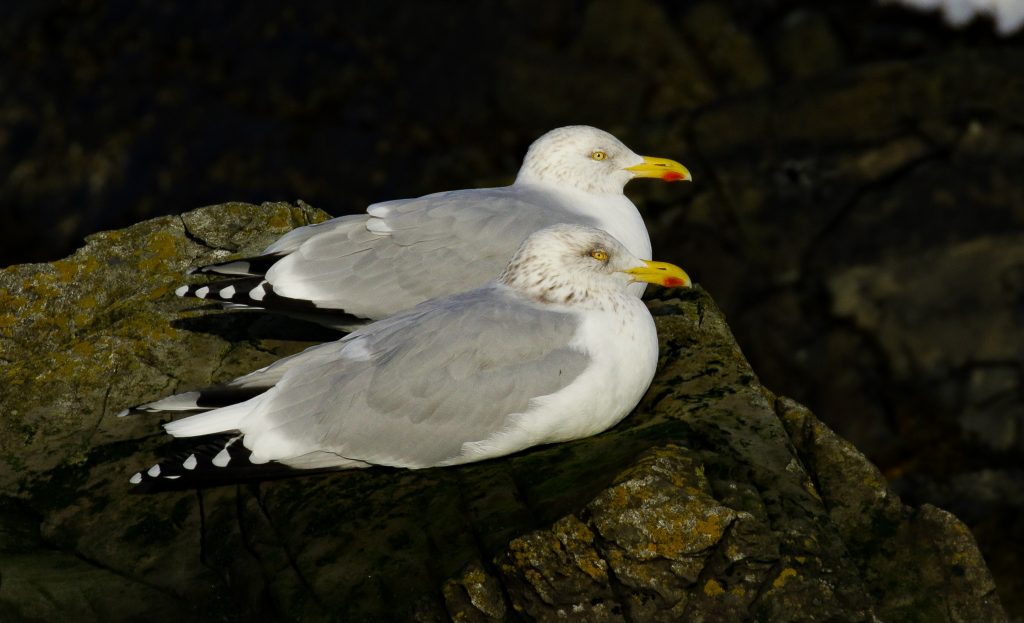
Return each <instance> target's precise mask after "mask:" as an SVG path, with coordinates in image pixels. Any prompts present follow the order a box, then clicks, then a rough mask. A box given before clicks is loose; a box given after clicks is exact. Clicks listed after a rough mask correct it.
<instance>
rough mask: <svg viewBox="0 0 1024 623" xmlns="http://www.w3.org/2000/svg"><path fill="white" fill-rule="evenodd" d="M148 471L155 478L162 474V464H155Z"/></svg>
mask: <svg viewBox="0 0 1024 623" xmlns="http://www.w3.org/2000/svg"><path fill="white" fill-rule="evenodd" d="M146 473H147V474H149V475H150V476H152V477H153V478H156V477H157V476H159V475H160V465H154V466H153V467H150V468H149V471H147V472H146Z"/></svg>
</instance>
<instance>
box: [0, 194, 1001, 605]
mask: <svg viewBox="0 0 1024 623" xmlns="http://www.w3.org/2000/svg"><path fill="white" fill-rule="evenodd" d="M324 217H325V216H324V215H323V213H320V212H317V211H315V210H312V209H311V208H308V207H307V206H301V205H300V206H298V207H296V206H289V205H286V204H267V205H263V206H247V205H243V204H227V205H224V206H214V207H210V208H204V209H202V210H198V211H195V212H192V213H189V214H186V215H184V216H183V217H181V218H177V217H167V218H162V219H155V220H153V221H148V222H145V223H141V224H139V225H136V226H134V227H131V228H129V229H126V230H121V231H116V232H107V233H103V234H98V235H96V236H94V237H92V238H90V240H89V242H88V244H87V245H86V246H85V247H84V248H83V249H82V250H80V251H79V252H78V253H76V254H75V255H74V256H72V257H70V258H68V259H67V260H62V261H59V262H55V263H53V264H40V265H25V266H15V267H12V268H9V269H6V270H5V271H3V272H2V273H0V297H3V300H4V301H5V302H7V303H8V305H7V306H5V307H3V308H2V309H0V314H2V315H0V349H2V350H0V357H2V359H3V361H4V362H5V363H4V365H3V367H2V368H0V403H2V404H0V427H2V429H3V432H4V434H3V436H2V437H0V578H2V579H3V581H2V582H0V616H2V618H3V620H4V621H37V620H55V619H60V618H69V617H73V618H74V619H75V620H81V621H118V620H156V621H163V620H194V621H225V620H228V621H230V620H254V619H260V620H338V621H390V620H396V621H407V620H416V621H443V620H454V621H525V620H542V621H545V620H552V621H554V620H566V621H625V622H629V621H637V622H639V621H677V620H687V621H722V620H759V621H790V620H806V621H824V620H829V621H864V620H873V619H874V618H878V619H881V620H886V621H897V622H899V621H968V620H978V621H982V620H984V621H1000V620H1005V616H1004V615H1003V613H1002V610H1001V608H1000V606H999V602H998V599H997V598H996V597H995V595H994V592H993V588H992V580H991V577H990V576H989V573H988V570H987V569H986V567H985V564H984V561H983V560H982V559H981V556H980V554H979V553H978V550H977V548H976V546H975V544H974V541H973V539H972V537H971V535H970V533H969V532H968V531H967V530H966V528H965V527H964V526H963V524H961V523H960V522H959V521H957V520H956V518H955V517H953V516H952V515H950V514H949V513H946V512H944V511H941V510H939V509H936V508H933V507H929V506H923V507H921V508H919V509H912V508H908V507H906V506H904V505H903V504H902V503H901V502H900V500H899V499H898V498H897V497H896V496H895V495H894V494H893V493H892V492H891V491H889V490H888V488H887V486H886V483H885V480H884V478H883V477H882V476H881V474H880V473H879V472H878V470H877V469H875V468H874V467H873V466H872V465H871V464H870V463H869V462H868V461H867V460H866V459H865V458H864V457H863V456H862V455H861V454H860V453H859V452H857V451H856V449H855V448H853V446H851V445H850V444H849V443H847V442H845V441H843V440H842V439H840V438H839V437H837V436H836V435H835V434H834V433H832V432H831V431H830V430H829V429H828V428H826V427H825V426H824V425H823V424H821V423H820V422H819V421H818V420H817V419H816V418H815V417H814V416H813V415H812V414H811V413H810V412H808V411H807V410H806V409H804V408H803V407H801V406H800V405H798V404H796V403H794V402H792V401H789V400H786V399H781V398H776V397H775V396H774V395H773V394H772V393H771V392H770V391H768V390H767V389H766V388H764V387H763V386H762V385H761V384H760V383H759V381H758V379H757V376H756V375H755V374H754V372H753V371H752V370H751V368H750V366H749V364H748V363H747V362H746V359H745V358H744V356H743V354H742V353H741V352H740V350H739V348H738V347H737V345H736V342H735V340H734V339H733V337H732V334H731V333H730V331H729V329H728V326H727V325H726V323H725V319H724V317H723V316H722V314H721V313H720V312H719V311H718V309H717V308H716V306H715V304H714V302H713V301H712V300H711V298H710V297H709V296H708V295H707V294H706V293H704V292H703V291H701V290H699V289H698V290H696V291H693V292H687V293H685V294H684V295H682V296H681V298H677V299H672V300H667V301H651V303H650V306H651V310H652V313H654V315H655V317H656V322H657V324H658V329H659V334H660V339H661V352H662V360H661V362H660V367H659V372H658V376H657V378H656V379H655V382H654V383H653V385H652V387H651V389H650V391H649V392H648V394H647V395H646V396H645V398H644V399H643V401H642V402H641V404H640V405H639V407H638V408H637V410H636V412H635V413H633V414H632V415H631V416H630V417H629V418H627V419H626V420H625V421H624V422H622V423H621V424H620V425H619V426H617V427H616V428H614V429H613V430H611V431H608V432H606V433H603V434H601V435H597V436H595V437H592V438H588V439H583V440H579V441H576V442H572V443H566V444H558V445H554V446H547V447H542V448H537V449H533V450H531V451H529V452H524V453H520V454H518V455H515V456H511V457H505V458H502V459H499V460H494V461H488V462H484V463H478V464H471V465H466V466H460V467H453V468H445V469H431V470H422V471H403V470H393V469H369V470H364V471H354V472H342V473H336V474H320V475H309V476H302V477H296V478H289V479H283V480H277V481H267V482H262V483H254V484H246V485H238V486H230V487H220V488H215V489H208V490H203V491H199V492H179V493H167V494H160V495H152V496H128V495H127V489H128V487H127V478H128V477H129V475H130V474H131V473H133V472H134V471H135V470H137V469H138V468H139V467H142V466H146V465H149V464H151V463H152V461H153V459H154V455H155V454H157V453H160V452H162V451H164V450H165V449H166V445H167V443H168V440H167V438H166V437H165V436H164V435H162V434H161V431H160V428H159V422H158V421H156V420H153V419H147V418H145V417H138V418H126V419H119V418H116V417H114V414H115V413H117V411H119V410H120V409H121V408H123V407H124V406H127V405H129V404H134V403H138V402H142V401H145V400H150V399H153V398H156V397H159V396H161V395H164V394H167V393H169V392H173V391H175V390H181V389H186V388H188V387H194V386H199V385H204V384H207V383H210V382H216V381H222V380H224V379H227V378H231V377H234V376H236V375H238V374H240V373H242V372H246V371H248V370H251V369H253V368H256V367H258V366H260V365H264V364H266V363H267V362H268V361H271V360H273V359H275V358H276V357H279V356H281V355H284V354H286V353H290V352H294V351H296V350H297V349H299V348H302V347H304V346H307V345H308V344H310V343H312V342H314V341H317V340H325V339H332V336H333V334H332V333H330V332H326V331H324V330H322V329H319V328H316V327H313V326H312V325H306V324H304V323H299V322H294V321H290V320H287V319H282V318H275V317H270V316H265V315H263V314H255V313H250V314H244V313H242V314H240V313H230V312H223V311H220V310H217V309H214V308H211V307H210V306H207V305H205V304H203V303H201V302H196V301H186V300H182V299H178V298H176V297H174V295H173V289H174V287H175V286H177V285H178V284H179V282H180V280H181V278H182V277H181V275H182V273H183V271H184V270H185V269H186V268H187V267H188V266H191V265H196V264H200V263H204V262H209V261H212V260H216V259H221V258H223V257H226V256H227V255H228V254H229V253H233V252H236V251H237V252H252V251H256V250H258V249H259V248H260V247H261V246H262V245H264V244H266V243H267V242H268V241H269V240H270V239H272V238H274V237H275V236H277V235H279V234H280V233H281V232H283V231H284V230H286V229H288V228H290V227H292V226H296V225H300V224H305V223H307V222H313V221H316V220H319V219H322V218H324Z"/></svg>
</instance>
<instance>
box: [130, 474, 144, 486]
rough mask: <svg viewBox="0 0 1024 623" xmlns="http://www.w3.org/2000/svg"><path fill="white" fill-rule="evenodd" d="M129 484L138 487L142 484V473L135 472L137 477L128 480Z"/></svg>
mask: <svg viewBox="0 0 1024 623" xmlns="http://www.w3.org/2000/svg"><path fill="white" fill-rule="evenodd" d="M128 482H130V483H132V484H133V485H137V484H139V483H140V482H142V472H135V475H134V476H132V477H131V478H129V479H128Z"/></svg>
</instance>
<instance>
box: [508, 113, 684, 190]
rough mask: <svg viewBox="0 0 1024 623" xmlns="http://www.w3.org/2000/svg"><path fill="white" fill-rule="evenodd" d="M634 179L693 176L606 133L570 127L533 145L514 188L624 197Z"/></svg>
mask: <svg viewBox="0 0 1024 623" xmlns="http://www.w3.org/2000/svg"><path fill="white" fill-rule="evenodd" d="M635 177H656V178H661V179H663V180H665V181H677V180H689V179H690V172H689V171H687V170H686V167H684V166H683V165H681V164H679V163H678V162H676V161H674V160H668V159H666V158H653V157H649V156H639V155H637V154H635V153H633V150H631V149H630V148H629V147H626V146H625V145H623V144H622V141H620V140H619V139H617V138H615V137H614V136H612V135H611V134H609V133H607V132H605V131H604V130H598V129H597V128H592V127H590V126H588V125H570V126H566V127H564V128H556V129H554V130H551V131H550V132H548V133H547V134H545V135H544V136H542V137H540V138H538V139H537V140H536V141H534V142H533V144H532V145H530V149H529V150H527V152H526V157H525V158H524V159H523V166H522V167H520V168H519V174H518V175H517V176H516V182H515V183H516V184H548V185H555V186H558V187H560V188H573V189H576V190H581V191H583V192H588V193H594V194H609V193H610V194H621V193H622V188H623V187H624V186H625V185H626V182H628V181H629V180H631V179H633V178H635Z"/></svg>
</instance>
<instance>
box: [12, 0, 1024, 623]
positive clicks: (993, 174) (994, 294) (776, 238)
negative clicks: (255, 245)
mask: <svg viewBox="0 0 1024 623" xmlns="http://www.w3.org/2000/svg"><path fill="white" fill-rule="evenodd" d="M0 18H2V19H0V50H2V58H3V59H4V61H3V63H2V64H0V172H2V173H3V176H2V177H0V208H2V214H3V216H4V225H3V227H2V228H0V265H8V264H13V263H21V262H32V261H44V260H52V259H56V258H59V257H62V256H64V255H67V254H68V253H70V252H71V251H72V250H73V249H75V248H76V247H77V246H79V245H80V244H81V242H82V237H83V236H84V235H87V234H89V233H91V232H95V231H99V230H104V229H113V228H118V227H122V226H125V225H127V224H129V223H134V222H137V221H139V220H143V219H146V218H150V217H153V216H158V215H162V214H168V213H176V212H181V211H185V210H189V209H192V208H195V207H197V206H200V205H204V204H210V203H220V202H224V201H229V200H240V201H251V202H260V201H267V200H296V199H302V200H304V201H306V202H308V203H310V204H312V205H314V206H316V207H319V208H322V209H324V210H326V211H328V212H330V213H332V214H336V215H340V214H344V213H349V212H358V211H361V210H363V209H364V208H365V206H366V205H367V204H368V203H370V202H373V201H378V200H384V199H392V198H400V197H408V196H415V195H420V194H425V193H428V192H435V191H440V190H447V189H454V188H464V187H474V186H489V185H502V184H506V183H508V182H510V181H511V180H512V177H513V175H514V173H515V171H516V169H517V168H518V165H519V161H520V159H521V157H522V155H523V153H524V152H525V150H526V147H527V146H528V145H529V143H530V142H531V141H532V140H533V139H534V138H536V137H538V136H539V135H540V134H542V133H543V132H545V131H547V130H549V129H551V128H553V127H556V126H560V125H567V124H571V123H587V124H591V125H596V126H598V127H601V128H603V129H606V130H609V131H611V132H612V133H614V134H616V135H617V136H619V137H620V138H621V139H622V140H623V141H624V142H626V144H628V145H630V146H631V147H632V148H633V149H634V150H635V151H637V152H638V153H643V154H650V155H655V156H664V157H670V158H674V159H677V160H679V161H681V162H683V163H684V164H686V165H687V166H688V167H689V168H690V169H691V171H692V172H693V174H694V177H695V179H696V180H697V181H696V182H695V183H694V184H692V185H662V184H655V183H644V182H634V183H633V184H631V185H630V186H629V187H628V189H627V192H628V194H629V195H630V196H631V197H632V198H633V199H634V201H635V202H636V203H637V205H638V206H639V207H640V209H641V211H642V212H643V213H644V216H645V218H646V220H647V223H648V228H649V229H650V230H651V237H652V240H653V242H654V248H655V255H656V257H657V258H658V259H662V260H667V261H672V262H676V263H679V264H680V265H682V266H684V267H686V268H687V270H688V271H689V272H690V273H691V275H693V276H694V278H695V280H697V281H699V282H700V283H701V284H702V285H703V286H704V287H705V288H706V289H707V290H708V291H709V292H711V294H713V295H714V296H715V298H716V300H717V301H718V302H719V304H720V305H721V306H722V307H723V309H724V310H725V311H726V313H727V315H728V317H729V319H730V323H731V326H732V328H733V330H734V331H735V332H736V334H737V337H738V339H739V342H740V344H741V345H742V346H743V348H744V351H745V352H746V354H747V355H748V357H749V358H750V360H751V362H752V364H753V366H754V369H755V370H757V372H758V373H759V375H760V376H761V378H762V380H763V381H764V383H765V384H766V385H767V386H769V387H771V388H773V389H775V390H777V391H779V392H782V393H785V394H787V395H789V396H793V397H794V398H796V399H798V400H801V401H802V402H804V403H806V404H808V405H809V406H810V407H812V408H813V409H814V411H815V412H816V413H818V414H819V415H820V417H821V418H822V419H824V420H825V421H827V422H828V423H829V424H830V425H831V426H832V427H834V428H835V429H836V430H838V431H839V432H840V433H841V434H842V435H844V436H845V437H847V438H849V439H851V440H852V441H853V442H854V443H855V444H856V445H857V446H858V447H859V448H860V449H861V450H863V451H864V452H866V453H867V454H868V455H869V456H870V457H871V458H872V459H873V460H874V461H875V462H876V463H878V464H879V465H880V466H881V467H882V468H883V470H884V471H885V472H886V475H887V476H888V477H889V478H890V479H891V480H892V481H893V484H894V486H895V487H896V488H897V490H898V491H899V492H900V494H901V495H902V496H903V498H904V500H905V501H907V502H908V503H912V504H919V503H922V502H932V503H934V504H937V505H939V506H942V507H944V508H947V509H949V510H951V511H953V512H954V513H956V514H957V515H958V516H960V517H961V518H962V519H963V520H964V521H965V522H967V523H968V524H969V525H971V527H972V529H973V530H974V532H975V535H976V537H977V538H978V539H979V542H980V544H981V546H982V549H983V550H984V551H985V553H986V556H987V558H988V560H989V563H990V565H991V567H992V570H993V573H994V574H995V575H996V578H997V582H999V584H1000V592H1001V594H1002V600H1003V603H1004V604H1005V606H1006V608H1007V610H1008V611H1009V612H1010V613H1011V614H1015V615H1016V616H1018V617H1019V616H1021V615H1022V613H1024V604H1022V602H1021V597H1020V595H1022V594H1024V583H1022V580H1021V579H1020V577H1019V574H1018V573H1017V569H1019V567H1020V564H1019V552H1020V551H1021V547H1022V544H1024V519H1022V517H1024V513H1022V509H1024V488H1022V482H1024V475H1022V470H1021V468H1020V465H1021V458H1022V454H1024V432H1022V428H1024V363H1022V361H1024V335H1022V334H1024V330H1022V327H1024V322H1022V321H1024V181H1022V177H1021V166H1020V163H1021V162H1022V161H1024V73H1022V72H1021V69H1020V68H1021V67H1024V40H1022V36H1021V35H1019V34H1018V35H1016V36H1015V37H1012V38H1002V39H1001V38H998V37H996V36H995V35H994V34H993V30H992V28H991V24H989V23H987V22H984V21H980V22H976V23H974V24H973V25H971V26H970V27H969V28H967V29H964V30H958V31H952V30H949V29H948V28H947V27H946V26H945V25H944V24H943V23H942V22H941V21H940V20H939V19H938V18H937V17H936V16H929V15H923V14H916V13H910V12H907V11H905V10H903V9H900V8H896V7H879V6H875V5H873V4H871V3H868V2H866V1H846V2H836V3H828V5H827V6H822V3H818V2H812V1H810V0H807V1H782V0H779V1H769V2H757V3H751V2H740V1H739V0H735V1H726V0H723V1H719V2H685V3H675V2H663V3H659V2H630V3H621V2H612V1H607V2H560V3H541V2H530V3H513V2H505V1H491V2H479V3H456V2H451V3H439V2H420V3H415V4H408V5H394V4H385V3H373V4H370V3H366V4H356V3H347V4H344V5H334V4H328V3H322V4H321V3H302V4H301V6H300V7H285V6H280V5H278V4H275V3H245V4H238V3H232V4H220V3H202V4H200V5H184V4H182V5H180V6H179V5H174V4H171V3H160V2H105V3H99V2H88V1H78V2H46V1H42V2H22V3H17V2H14V3H5V4H4V6H3V7H2V8H0Z"/></svg>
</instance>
